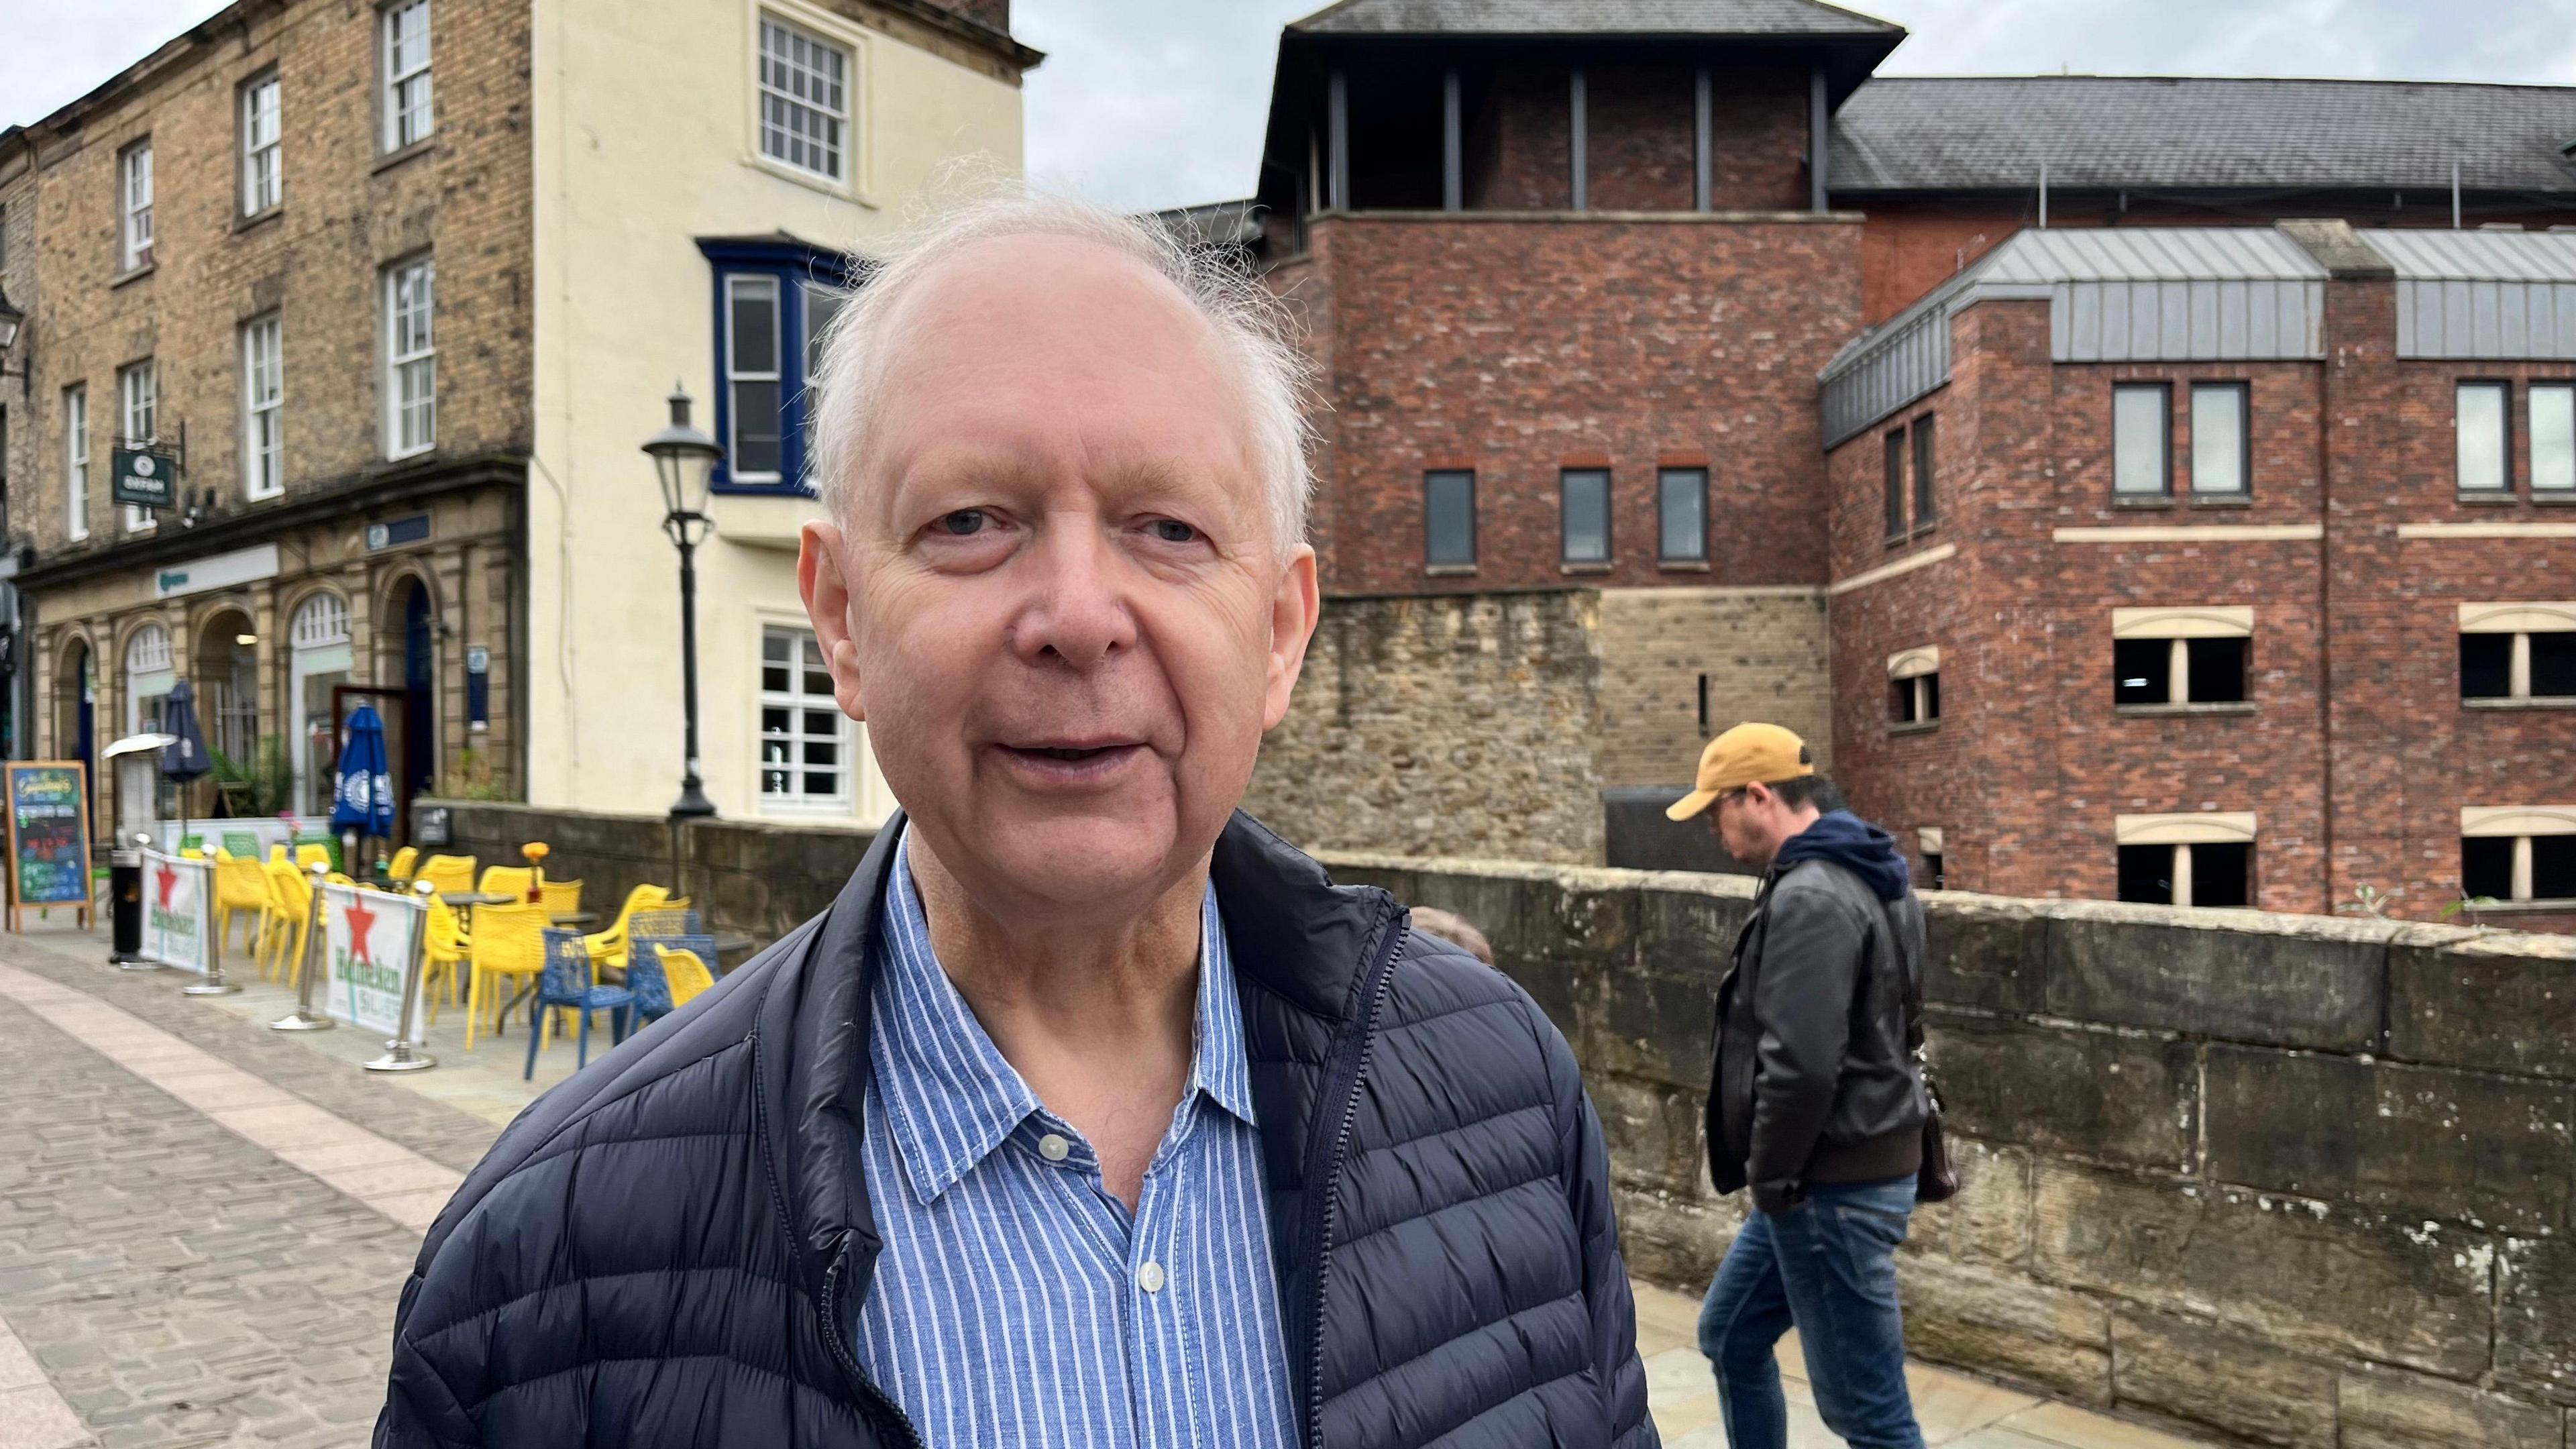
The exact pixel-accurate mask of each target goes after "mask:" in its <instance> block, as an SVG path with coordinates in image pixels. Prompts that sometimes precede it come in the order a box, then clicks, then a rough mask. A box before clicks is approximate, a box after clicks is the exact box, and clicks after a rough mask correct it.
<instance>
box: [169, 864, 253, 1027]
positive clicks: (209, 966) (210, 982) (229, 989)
mask: <svg viewBox="0 0 2576 1449" xmlns="http://www.w3.org/2000/svg"><path fill="white" fill-rule="evenodd" d="M204 888H205V890H206V891H207V892H209V893H212V892H213V890H214V889H215V877H214V872H212V871H208V872H207V873H206V883H205V887H204ZM214 917H215V913H214V911H213V910H211V909H210V910H208V911H207V912H206V913H205V914H204V915H203V916H202V917H200V919H201V920H207V921H211V920H213V919H214ZM239 990H241V987H240V986H239V985H237V984H235V983H233V982H230V981H226V980H225V979H224V953H223V952H221V951H218V950H216V949H215V943H214V942H213V941H211V940H210V941H208V942H206V979H205V980H203V981H191V982H189V983H188V984H187V985H185V986H182V987H180V988H179V994H180V995H181V996H230V995H232V994H233V993H235V992H237V991H239Z"/></svg>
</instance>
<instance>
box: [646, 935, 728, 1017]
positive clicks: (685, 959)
mask: <svg viewBox="0 0 2576 1449" xmlns="http://www.w3.org/2000/svg"><path fill="white" fill-rule="evenodd" d="M653 954H654V955H656V956H659V957H661V958H662V975H663V976H664V977H666V978H668V979H669V981H670V983H671V1007H672V1009H673V1010H677V1009H679V1008H680V1007H683V1006H686V1005H688V1004H689V998H691V997H693V996H695V995H697V994H698V993H699V992H701V991H704V990H706V989H707V988H708V987H710V986H713V985H715V984H716V976H715V973H714V972H712V971H709V970H708V969H707V963H706V962H704V961H701V960H699V959H698V953H697V952H695V951H690V950H685V949H683V948H681V947H678V946H665V945H663V944H662V943H661V942H659V941H656V942H654V943H653Z"/></svg>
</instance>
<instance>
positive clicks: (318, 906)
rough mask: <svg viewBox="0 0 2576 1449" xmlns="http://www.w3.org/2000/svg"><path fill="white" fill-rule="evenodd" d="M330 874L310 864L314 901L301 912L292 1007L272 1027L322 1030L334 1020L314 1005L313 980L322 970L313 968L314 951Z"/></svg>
mask: <svg viewBox="0 0 2576 1449" xmlns="http://www.w3.org/2000/svg"><path fill="white" fill-rule="evenodd" d="M330 874H331V868H330V867H329V866H327V865H316V866H314V867H313V904H312V906H311V908H310V909H309V910H307V911H306V912H305V915H304V950H303V952H302V954H300V955H299V956H297V958H296V962H295V968H296V980H295V1009H294V1010H293V1011H290V1012H288V1013H287V1014H286V1015H284V1016H281V1017H279V1018H278V1019H277V1020H275V1021H272V1022H270V1023H269V1024H268V1027H269V1030H271V1031H323V1030H326V1029H328V1028H329V1027H330V1026H331V1025H332V1024H333V1023H332V1021H331V1018H330V1017H329V1016H328V1015H326V1014H324V1013H322V1012H319V1011H315V1010H314V1009H313V995H314V987H313V983H314V982H315V981H317V980H319V979H320V978H321V976H322V974H323V973H322V972H319V971H316V970H315V969H313V954H314V952H315V951H316V950H318V949H319V948H320V945H321V941H320V937H321V935H322V882H323V881H324V880H325V879H326V878H327V877H329V875H330Z"/></svg>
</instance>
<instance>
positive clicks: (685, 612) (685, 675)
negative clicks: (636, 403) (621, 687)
mask: <svg viewBox="0 0 2576 1449" xmlns="http://www.w3.org/2000/svg"><path fill="white" fill-rule="evenodd" d="M644 451H645V452H646V453H647V454H649V455H650V456H651V457H652V459H653V472H654V474H655V475H656V476H657V477H658V478H660V480H661V483H662V531H663V532H664V533H666V534H669V535H670V536H671V542H672V544H673V545H674V546H675V547H677V548H678V549H679V550H680V678H681V681H682V685H681V688H682V693H683V695H684V697H685V699H686V701H687V705H688V715H689V755H688V760H689V764H688V773H687V774H685V775H683V776H682V777H681V778H680V799H679V802H678V803H677V804H674V805H673V806H672V807H671V818H673V819H675V820H683V819H691V818H699V817H704V816H708V815H713V814H715V813H716V807H715V802H714V801H712V800H709V799H708V798H707V792H706V790H705V788H704V787H703V786H702V785H701V784H700V783H699V780H698V564H697V551H698V545H699V544H700V543H702V542H704V541H705V540H706V536H707V534H708V533H709V532H711V531H713V529H714V528H715V520H714V519H711V518H709V517H707V493H708V490H709V488H710V486H711V485H712V484H713V482H714V478H715V469H716V460H717V459H718V458H721V457H723V456H724V450H723V449H722V448H719V447H717V446H716V445H715V440H714V439H712V438H709V437H708V436H707V435H706V434H704V433H702V432H699V431H698V430H697V429H696V428H693V427H691V426H689V394H688V393H687V391H686V390H684V389H683V388H681V387H680V385H679V384H677V383H673V384H672V385H671V425H670V426H669V427H667V428H664V429H663V430H662V431H660V432H658V433H655V434H654V435H653V436H652V437H650V438H647V439H645V440H644Z"/></svg>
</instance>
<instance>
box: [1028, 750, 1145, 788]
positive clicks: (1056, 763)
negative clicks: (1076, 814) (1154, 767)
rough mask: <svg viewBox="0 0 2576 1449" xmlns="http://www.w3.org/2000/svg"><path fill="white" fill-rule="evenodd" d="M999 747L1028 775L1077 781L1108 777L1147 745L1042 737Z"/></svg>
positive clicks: (1063, 781)
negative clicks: (1026, 742) (1028, 741)
mask: <svg viewBox="0 0 2576 1449" xmlns="http://www.w3.org/2000/svg"><path fill="white" fill-rule="evenodd" d="M996 748H997V749H999V750H1000V751H1001V753H1002V755H1003V756H1004V757H1005V758H1007V759H1010V760H1012V761H1013V762H1015V763H1016V764H1018V766H1019V767H1020V769H1021V771H1022V772H1023V773H1025V774H1027V775H1029V776H1032V777H1035V778H1039V779H1046V780H1053V781H1056V782H1059V783H1064V784H1076V783H1080V782H1083V781H1086V780H1103V781H1105V780H1106V779H1107V778H1108V776H1109V775H1110V774H1112V773H1114V772H1116V771H1117V770H1118V769H1119V767H1120V766H1122V765H1124V764H1125V763H1126V762H1127V761H1128V760H1129V759H1130V758H1131V757H1133V756H1135V755H1138V754H1141V753H1143V752H1144V749H1145V746H1144V745H1143V744H1141V743H1139V742H1138V741H1135V740H1039V741H1033V742H1030V743H1028V744H1017V745H999V746H996Z"/></svg>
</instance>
